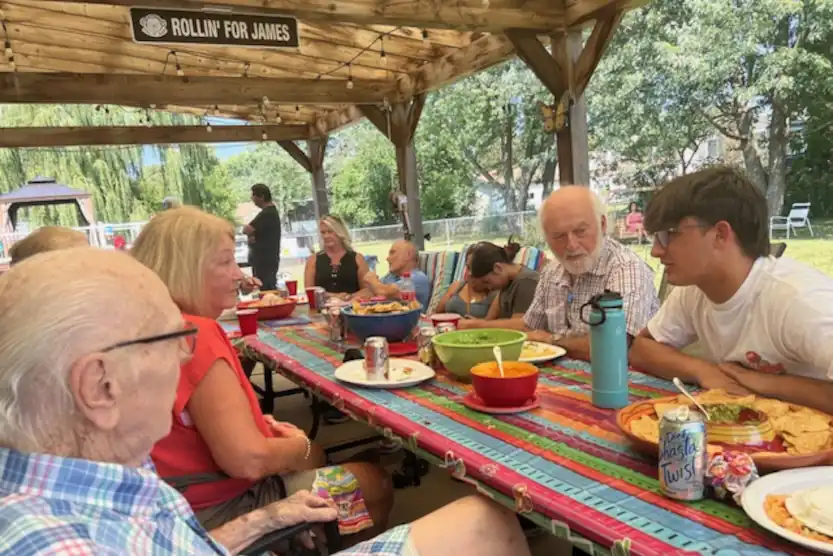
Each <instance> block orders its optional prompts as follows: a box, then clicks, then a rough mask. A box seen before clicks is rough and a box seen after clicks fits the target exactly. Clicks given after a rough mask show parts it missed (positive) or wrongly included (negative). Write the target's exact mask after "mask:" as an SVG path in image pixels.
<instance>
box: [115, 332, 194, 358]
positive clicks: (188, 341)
mask: <svg viewBox="0 0 833 556" xmlns="http://www.w3.org/2000/svg"><path fill="white" fill-rule="evenodd" d="M197 332H199V329H198V328H196V327H189V328H186V329H184V330H177V331H176V332H167V333H165V334H155V335H153V336H143V337H141V338H135V339H133V340H126V341H124V342H119V343H117V344H113V345H112V346H109V347H106V348H104V349H103V350H101V351H102V352H103V353H107V352H108V351H113V350H114V349H119V348H125V347H130V346H135V345H146V344H155V343H157V342H164V341H167V340H179V339H181V340H183V342H184V343H185V348H184V351H186V352H187V353H186V355H188V356H189V357H190V356H191V355H193V354H194V350H195V349H196V347H197Z"/></svg>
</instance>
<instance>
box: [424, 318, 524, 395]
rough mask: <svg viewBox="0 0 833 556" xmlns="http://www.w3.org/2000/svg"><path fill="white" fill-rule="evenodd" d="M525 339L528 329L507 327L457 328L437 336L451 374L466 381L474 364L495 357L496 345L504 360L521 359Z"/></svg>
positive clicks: (436, 348) (440, 353)
mask: <svg viewBox="0 0 833 556" xmlns="http://www.w3.org/2000/svg"><path fill="white" fill-rule="evenodd" d="M525 341H526V333H525V332H520V331H518V330H505V329H503V328H491V329H483V330H454V331H452V332H445V333H443V334H439V335H437V336H435V337H434V339H433V343H434V351H436V352H437V358H439V360H440V361H441V362H442V364H443V365H445V368H446V369H448V371H449V372H450V373H452V374H453V375H454V376H456V377H457V378H459V379H460V380H463V381H466V382H468V381H470V380H471V368H472V367H474V366H475V365H477V364H480V363H486V362H488V361H494V360H495V354H494V351H493V349H494V347H495V346H500V349H501V351H502V352H503V360H504V361H517V360H518V359H519V358H520V357H521V351H522V350H523V347H524V342H525Z"/></svg>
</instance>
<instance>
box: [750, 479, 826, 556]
mask: <svg viewBox="0 0 833 556" xmlns="http://www.w3.org/2000/svg"><path fill="white" fill-rule="evenodd" d="M822 486H824V487H829V486H833V467H808V468H806V469H790V470H787V471H779V472H778V473H772V474H771V475H766V476H765V477H762V478H760V479H758V480H756V481H753V482H752V483H750V484H749V486H747V487H746V489H745V490H744V491H743V495H742V497H741V504H742V505H743V510H744V511H745V512H746V515H748V516H749V517H750V519H752V520H753V521H754V522H755V523H757V524H758V525H760V526H761V527H763V528H764V529H767V530H769V531H771V532H773V533H775V534H776V535H778V536H779V537H782V538H784V539H787V540H788V541H792V542H794V543H796V544H800V545H802V546H806V547H807V548H811V549H813V550H817V551H818V552H821V553H822V554H833V542H825V541H820V540H815V539H812V538H809V537H805V536H804V535H800V534H798V533H795V532H793V531H790V530H789V529H787V528H785V527H782V526H781V525H779V524H778V523H776V521H775V520H773V519H772V518H771V517H770V516H769V515H768V514H767V511H766V505H767V504H770V505H771V506H773V507H775V501H774V500H773V499H769V501H768V497H769V496H778V495H791V494H794V493H797V492H800V491H804V490H807V489H812V488H817V487H822ZM830 503H831V506H833V500H831V501H830ZM831 513H833V509H831Z"/></svg>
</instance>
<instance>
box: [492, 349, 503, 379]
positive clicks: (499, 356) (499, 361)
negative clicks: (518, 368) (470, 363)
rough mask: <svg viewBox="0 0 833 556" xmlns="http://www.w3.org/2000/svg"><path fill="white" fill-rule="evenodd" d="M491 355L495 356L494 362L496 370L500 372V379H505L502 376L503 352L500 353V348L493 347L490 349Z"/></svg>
mask: <svg viewBox="0 0 833 556" xmlns="http://www.w3.org/2000/svg"><path fill="white" fill-rule="evenodd" d="M492 353H494V354H495V361H497V368H498V370H499V371H500V378H506V376H505V375H504V374H503V351H501V349H500V346H495V347H494V348H493V349H492Z"/></svg>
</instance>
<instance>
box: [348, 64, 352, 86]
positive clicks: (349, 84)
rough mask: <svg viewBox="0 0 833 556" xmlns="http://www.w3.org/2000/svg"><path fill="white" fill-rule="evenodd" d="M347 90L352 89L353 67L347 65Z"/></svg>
mask: <svg viewBox="0 0 833 556" xmlns="http://www.w3.org/2000/svg"><path fill="white" fill-rule="evenodd" d="M347 88H348V89H352V88H353V65H352V64H347Z"/></svg>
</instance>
